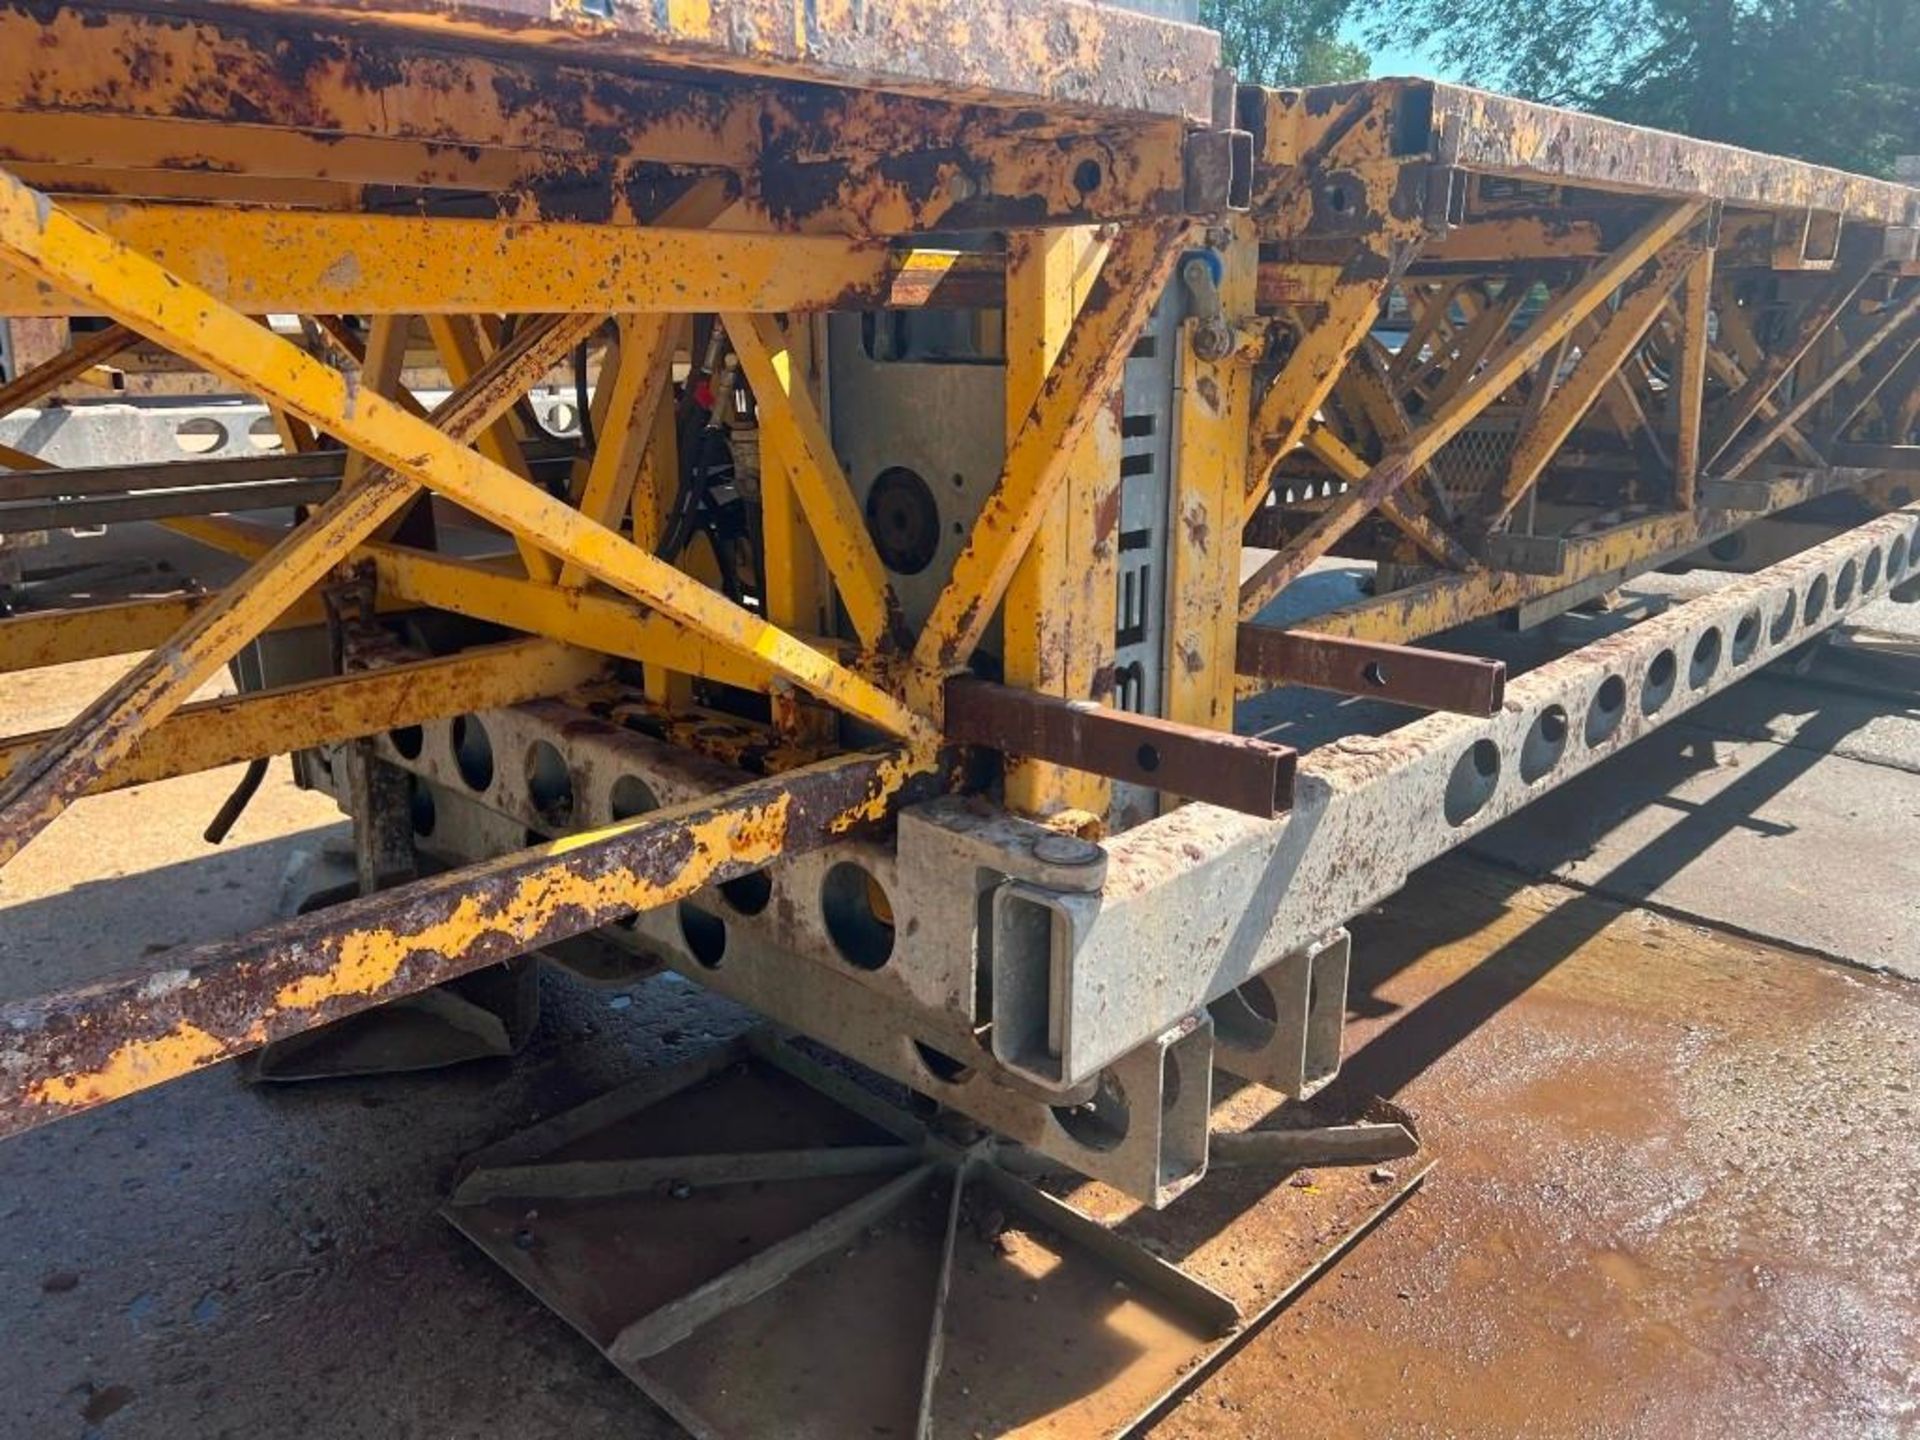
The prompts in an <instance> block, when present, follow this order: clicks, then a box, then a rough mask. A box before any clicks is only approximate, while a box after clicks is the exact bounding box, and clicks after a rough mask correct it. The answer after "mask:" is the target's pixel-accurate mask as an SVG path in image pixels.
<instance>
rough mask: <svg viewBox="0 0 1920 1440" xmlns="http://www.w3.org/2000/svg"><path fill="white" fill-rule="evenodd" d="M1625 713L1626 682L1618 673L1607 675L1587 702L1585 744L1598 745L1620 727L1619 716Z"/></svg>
mask: <svg viewBox="0 0 1920 1440" xmlns="http://www.w3.org/2000/svg"><path fill="white" fill-rule="evenodd" d="M1626 713H1627V682H1626V681H1625V680H1622V679H1621V678H1620V677H1619V676H1618V675H1609V676H1608V677H1607V678H1606V679H1605V680H1603V681H1601V682H1600V688H1599V689H1598V690H1596V691H1594V692H1593V699H1592V700H1591V701H1589V702H1588V704H1587V724H1586V736H1587V744H1589V745H1598V744H1600V743H1601V742H1602V741H1604V740H1606V739H1608V738H1609V737H1610V736H1611V735H1612V734H1613V732H1614V731H1616V730H1618V729H1619V728H1620V720H1621V717H1622V716H1624V715H1625V714H1626Z"/></svg>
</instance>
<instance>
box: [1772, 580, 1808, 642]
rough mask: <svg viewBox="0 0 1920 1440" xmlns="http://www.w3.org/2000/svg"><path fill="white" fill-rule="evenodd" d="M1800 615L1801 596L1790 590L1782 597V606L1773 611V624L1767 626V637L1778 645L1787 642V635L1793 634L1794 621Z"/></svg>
mask: <svg viewBox="0 0 1920 1440" xmlns="http://www.w3.org/2000/svg"><path fill="white" fill-rule="evenodd" d="M1799 617H1800V597H1799V596H1798V595H1796V594H1794V592H1793V591H1791V590H1789V591H1787V592H1786V594H1785V595H1783V596H1781V598H1780V608H1779V609H1778V610H1776V611H1774V612H1773V624H1772V625H1770V626H1768V627H1767V638H1768V639H1769V640H1771V641H1772V642H1773V643H1774V644H1776V645H1784V644H1786V643H1787V637H1788V636H1789V635H1791V634H1793V622H1794V621H1795V620H1797V619H1798V618H1799Z"/></svg>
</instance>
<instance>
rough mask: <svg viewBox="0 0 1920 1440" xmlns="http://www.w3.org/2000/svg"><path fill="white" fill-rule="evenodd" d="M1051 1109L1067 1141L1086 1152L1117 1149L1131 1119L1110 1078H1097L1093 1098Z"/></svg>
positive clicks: (1124, 1098) (1117, 1084)
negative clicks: (1097, 1082) (1098, 1080)
mask: <svg viewBox="0 0 1920 1440" xmlns="http://www.w3.org/2000/svg"><path fill="white" fill-rule="evenodd" d="M1051 1108H1052V1110H1053V1118H1054V1119H1055V1120H1057V1121H1058V1122H1059V1124H1060V1128H1061V1129H1062V1130H1064V1131H1066V1132H1067V1136H1068V1138H1069V1139H1071V1140H1073V1141H1074V1142H1075V1143H1076V1144H1080V1145H1084V1146H1086V1147H1087V1149H1089V1150H1102V1151H1105V1150H1117V1149H1119V1147H1120V1146H1121V1145H1122V1144H1124V1143H1125V1141H1126V1138H1127V1128H1128V1126H1129V1125H1130V1124H1131V1122H1132V1119H1133V1117H1132V1116H1131V1115H1130V1114H1129V1113H1128V1110H1127V1096H1126V1092H1125V1091H1124V1090H1122V1089H1121V1088H1120V1082H1119V1081H1118V1080H1115V1079H1114V1078H1113V1076H1112V1075H1111V1074H1103V1075H1101V1077H1100V1083H1099V1084H1098V1085H1097V1086H1096V1087H1095V1089H1094V1092H1093V1095H1092V1096H1091V1097H1090V1098H1089V1099H1087V1100H1085V1101H1083V1102H1082V1103H1080V1104H1078V1105H1055V1106H1052V1107H1051Z"/></svg>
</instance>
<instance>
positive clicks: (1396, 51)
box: [1340, 19, 1460, 80]
mask: <svg viewBox="0 0 1920 1440" xmlns="http://www.w3.org/2000/svg"><path fill="white" fill-rule="evenodd" d="M1340 38H1341V39H1343V40H1349V41H1352V42H1353V43H1354V44H1356V45H1359V46H1361V47H1362V48H1363V49H1365V50H1366V51H1367V53H1368V54H1369V55H1371V56H1372V57H1373V73H1374V74H1375V75H1378V76H1382V77H1386V76H1393V75H1424V76H1427V77H1428V78H1430V79H1434V80H1457V79H1459V78H1460V77H1459V75H1458V74H1456V73H1455V72H1454V70H1453V67H1452V66H1449V65H1445V64H1442V63H1441V61H1440V59H1439V58H1438V57H1437V56H1436V55H1433V54H1432V53H1430V52H1428V51H1425V50H1422V49H1420V48H1418V47H1416V46H1401V45H1375V44H1373V43H1372V42H1370V41H1369V40H1368V39H1367V35H1366V26H1365V25H1363V24H1362V23H1361V22H1360V21H1358V20H1355V19H1349V20H1348V21H1347V23H1346V24H1345V25H1343V26H1342V27H1341V29H1340Z"/></svg>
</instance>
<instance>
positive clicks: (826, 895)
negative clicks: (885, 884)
mask: <svg viewBox="0 0 1920 1440" xmlns="http://www.w3.org/2000/svg"><path fill="white" fill-rule="evenodd" d="M820 911H821V917H822V918H823V919H824V920H825V921H826V925H827V938H828V939H830V940H832V941H833V948H834V949H836V950H838V951H839V952H840V958H841V959H842V960H845V961H846V962H847V963H848V964H849V965H851V966H853V967H854V968H855V969H857V970H878V969H879V968H880V967H881V966H883V965H885V964H886V963H887V961H889V960H891V959H892V958H893V904H892V902H891V901H889V900H888V898H887V892H886V890H885V889H884V888H882V886H881V884H880V882H879V881H878V880H876V879H875V878H874V877H873V874H872V872H870V871H869V870H868V869H867V868H866V867H865V866H864V865H860V864H858V863H856V862H854V861H852V860H842V861H841V862H840V863H839V864H837V865H835V866H834V867H833V868H832V869H831V870H829V871H827V874H826V878H825V879H824V880H822V881H821V882H820Z"/></svg>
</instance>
